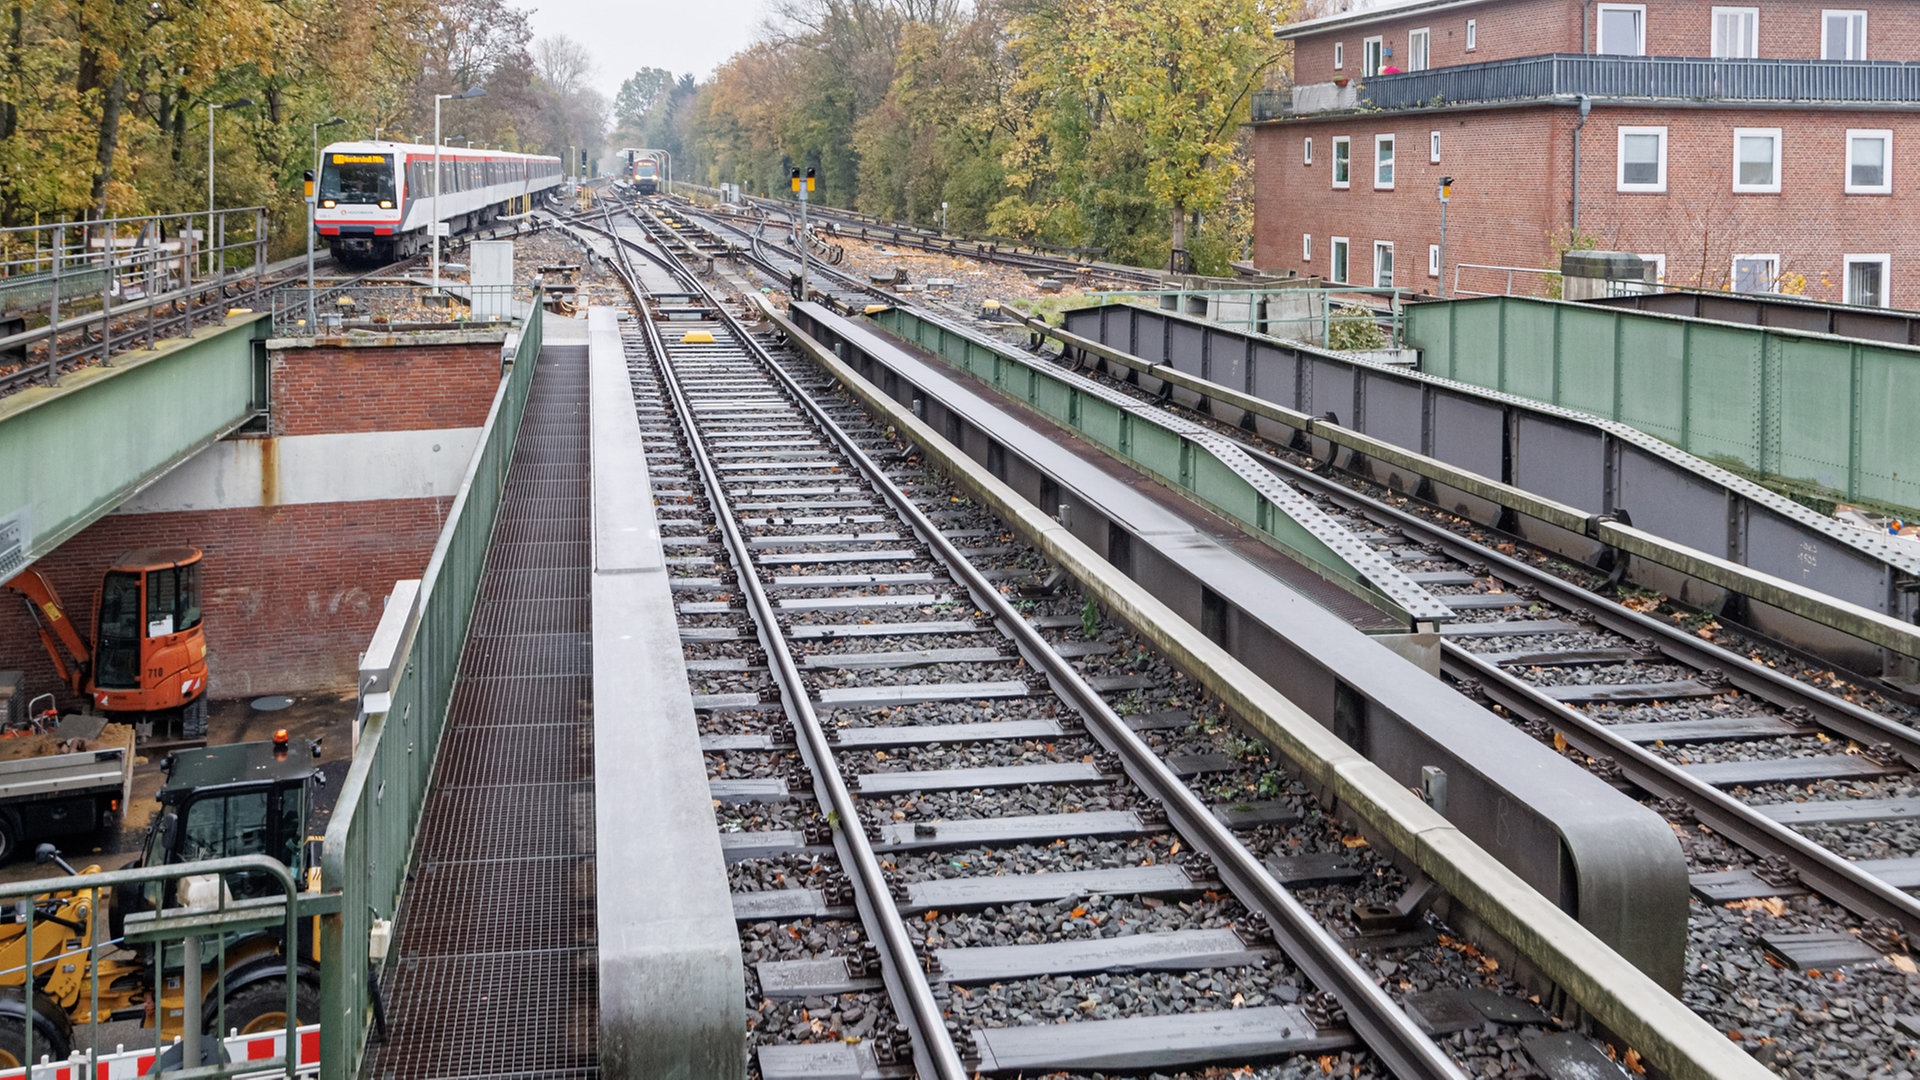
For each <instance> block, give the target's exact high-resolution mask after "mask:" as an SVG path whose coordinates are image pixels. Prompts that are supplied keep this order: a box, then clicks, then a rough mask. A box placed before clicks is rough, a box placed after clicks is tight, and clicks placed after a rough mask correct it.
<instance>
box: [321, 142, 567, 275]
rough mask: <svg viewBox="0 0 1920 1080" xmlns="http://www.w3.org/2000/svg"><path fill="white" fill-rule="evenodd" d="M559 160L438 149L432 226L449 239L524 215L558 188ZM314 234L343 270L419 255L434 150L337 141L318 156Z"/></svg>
mask: <svg viewBox="0 0 1920 1080" xmlns="http://www.w3.org/2000/svg"><path fill="white" fill-rule="evenodd" d="M562 180H563V177H562V176H561V172H560V159H559V158H557V157H543V156H540V155H536V154H510V153H507V152H506V151H504V150H468V149H464V148H461V149H455V148H453V147H450V146H442V147H441V148H440V200H439V201H440V211H439V219H440V220H441V221H444V222H447V223H448V231H449V232H450V233H460V232H464V231H466V230H468V229H471V228H476V227H479V226H483V225H485V224H487V223H488V222H490V221H493V220H494V219H496V218H498V217H500V216H502V215H505V214H517V213H524V212H525V211H527V210H530V209H532V207H533V203H534V200H535V199H536V198H538V197H539V196H540V195H541V194H542V193H543V192H546V191H549V190H551V189H553V188H557V187H559V186H560V184H561V182H562ZM315 197H316V200H317V201H316V203H315V205H314V209H313V223H314V227H315V228H316V229H318V230H320V238H321V239H322V240H323V241H325V242H326V244H327V246H328V247H329V248H330V249H332V251H333V257H334V258H335V259H336V260H338V261H340V262H342V263H376V264H377V263H385V262H392V261H393V260H395V259H402V258H406V257H407V256H409V255H412V254H414V253H415V252H418V251H421V250H424V249H425V248H426V246H427V239H428V236H429V235H430V234H429V233H428V231H427V223H428V222H429V221H431V220H433V218H434V205H433V204H434V198H433V147H432V146H422V145H419V144H416V143H396V142H342V143H334V144H332V145H330V146H328V147H327V148H326V149H325V150H324V151H322V152H321V154H320V177H319V185H318V187H317V188H316V190H315Z"/></svg>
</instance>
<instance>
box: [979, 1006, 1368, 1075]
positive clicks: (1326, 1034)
mask: <svg viewBox="0 0 1920 1080" xmlns="http://www.w3.org/2000/svg"><path fill="white" fill-rule="evenodd" d="M1355 1043H1356V1040H1355V1038H1354V1036H1353V1034H1352V1033H1351V1032H1349V1031H1346V1030H1344V1029H1342V1030H1333V1031H1321V1030H1318V1029H1316V1028H1315V1027H1314V1026H1313V1022H1312V1021H1311V1020H1309V1019H1308V1018H1307V1015H1306V1012H1305V1011H1304V1010H1303V1009H1301V1008H1300V1007H1299V1006H1296V1005H1273V1006H1260V1007H1256V1008H1251V1009H1218V1010H1214V1011H1212V1012H1189V1013H1177V1014H1174V1015H1171V1016H1135V1017H1126V1018H1124V1019H1119V1020H1083V1021H1080V1022H1079V1023H1070V1024H1036V1025H1033V1026H1030V1027H1010V1028H983V1029H976V1030H975V1031H974V1033H973V1046H974V1053H975V1054H976V1055H977V1056H978V1057H979V1059H980V1069H981V1070H982V1071H986V1072H1022V1073H1025V1074H1027V1075H1035V1074H1039V1073H1046V1072H1085V1071H1089V1070H1096V1069H1103V1070H1115V1071H1129V1072H1137V1071H1147V1070H1153V1069H1178V1068H1182V1067H1186V1066H1193V1065H1203V1064H1207V1063H1209V1062H1242V1061H1247V1060H1260V1059H1263V1058H1277V1057H1285V1056H1292V1055H1300V1054H1318V1053H1326V1052H1330V1051H1333V1050H1341V1049H1345V1048H1347V1047H1351V1046H1353V1045H1355Z"/></svg>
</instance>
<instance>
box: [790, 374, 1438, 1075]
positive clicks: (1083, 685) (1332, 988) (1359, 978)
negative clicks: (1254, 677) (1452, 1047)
mask: <svg viewBox="0 0 1920 1080" xmlns="http://www.w3.org/2000/svg"><path fill="white" fill-rule="evenodd" d="M752 344H753V348H754V351H756V352H758V353H760V354H761V357H762V362H763V363H765V364H766V365H767V366H768V367H769V368H770V369H771V370H772V371H773V372H774V374H775V375H776V376H777V377H778V378H779V379H780V380H781V382H782V384H783V385H784V386H785V387H786V389H787V391H788V393H789V394H791V395H792V396H793V397H794V398H795V400H797V401H799V402H800V403H801V404H802V405H803V406H804V407H805V408H806V409H807V411H808V412H810V413H811V414H812V415H813V418H814V420H815V422H816V423H817V424H819V425H820V426H821V428H822V429H824V430H826V431H828V432H829V433H831V434H832V435H833V437H834V439H835V440H836V441H838V442H839V443H840V444H841V445H842V447H843V449H844V450H845V452H846V454H847V456H848V457H850V458H851V459H853V461H854V463H855V464H856V465H858V466H859V467H860V470H861V471H862V472H863V473H865V474H866V475H867V477H868V479H869V481H870V482H871V483H872V484H873V485H874V486H875V488H876V489H877V490H878V491H879V492H880V493H881V494H882V495H883V496H884V497H885V498H886V500H887V502H888V503H889V504H890V505H891V506H892V507H893V508H894V511H895V512H896V513H898V514H899V515H900V517H901V518H902V519H903V520H905V521H906V522H907V523H908V524H909V525H910V526H912V528H913V530H914V532H916V533H918V534H919V536H920V538H921V540H922V541H923V542H924V543H925V544H926V545H927V547H928V548H929V549H931V550H932V551H933V552H934V554H935V555H936V556H937V557H938V558H939V559H940V561H941V562H943V563H945V564H946V566H947V568H948V570H949V571H951V572H952V573H953V574H954V576H955V577H956V578H958V579H960V581H961V583H962V584H964V585H965V586H966V587H967V590H968V592H969V593H971V594H972V596H973V599H974V602H975V603H976V604H977V605H979V607H980V609H981V610H982V611H985V612H987V613H988V614H990V615H992V616H993V617H994V619H995V621H996V622H998V623H999V624H1000V626H1001V627H1002V629H1003V630H1004V631H1005V632H1006V633H1007V634H1008V636H1010V637H1011V638H1013V641H1014V644H1015V646H1016V647H1017V648H1018V649H1019V650H1020V653H1021V655H1022V656H1023V657H1024V658H1025V659H1026V661H1027V662H1028V663H1029V664H1031V665H1032V666H1033V667H1034V669H1035V670H1037V671H1040V672H1043V673H1044V674H1045V675H1046V676H1047V680H1048V682H1049V683H1051V684H1052V686H1053V688H1054V692H1055V693H1057V694H1059V695H1060V696H1061V697H1062V698H1064V699H1065V700H1066V701H1067V703H1068V704H1070V705H1072V706H1073V707H1074V708H1075V709H1076V710H1077V711H1078V712H1079V713H1080V714H1081V715H1082V717H1083V718H1085V719H1086V721H1087V724H1088V730H1089V731H1090V732H1092V733H1093V734H1094V735H1095V737H1096V738H1098V739H1099V740H1100V742H1101V743H1102V744H1104V745H1105V746H1106V747H1107V749H1109V750H1111V751H1113V752H1114V753H1115V754H1117V755H1119V757H1120V758H1121V761H1122V763H1123V765H1124V767H1125V768H1126V770H1127V775H1128V776H1129V777H1131V778H1132V780H1133V781H1134V783H1136V784H1139V785H1140V786H1141V787H1142V788H1144V789H1146V791H1147V792H1148V793H1149V794H1151V795H1152V796H1153V797H1154V798H1156V799H1158V800H1159V801H1160V802H1161V804H1162V806H1163V807H1164V808H1165V809H1166V811H1167V817H1168V820H1170V821H1171V822H1173V823H1174V825H1175V826H1176V827H1177V828H1178V830H1179V831H1180V833H1181V835H1183V836H1185V837H1186V838H1187V839H1188V840H1189V841H1190V842H1192V843H1193V844H1194V846H1195V847H1196V848H1197V849H1199V850H1200V851H1202V852H1204V853H1205V854H1206V855H1207V856H1208V857H1209V858H1211V859H1212V860H1213V863H1214V867H1215V869H1216V870H1217V871H1218V872H1219V873H1220V876H1221V878H1222V880H1224V881H1225V882H1226V883H1227V884H1228V885H1229V886H1231V887H1232V888H1233V890H1234V892H1235V893H1236V895H1238V896H1239V897H1240V898H1241V900H1242V901H1244V902H1246V903H1247V904H1248V906H1250V907H1252V908H1253V909H1254V910H1256V911H1258V912H1260V913H1261V915H1263V916H1264V917H1265V918H1266V920H1267V924H1268V926H1269V927H1270V928H1271V929H1272V931H1273V934H1274V938H1275V940H1277V941H1278V942H1279V943H1280V944H1281V946H1282V947H1283V949H1284V951H1285V952H1286V954H1287V957H1288V959H1290V960H1291V961H1292V962H1293V963H1295V964H1296V965H1298V966H1299V967H1300V969H1301V970H1302V971H1304V972H1305V973H1306V974H1307V976H1308V977H1309V978H1310V979H1312V980H1313V982H1314V984H1315V985H1317V986H1319V987H1321V988H1322V989H1325V990H1327V991H1328V992H1329V993H1331V994H1332V995H1333V996H1334V998H1335V1000H1337V1001H1339V1003H1340V1006H1341V1008H1342V1009H1344V1010H1345V1011H1346V1013H1347V1017H1348V1020H1349V1021H1350V1022H1351V1023H1352V1025H1353V1027H1354V1030H1355V1031H1356V1032H1357V1033H1358V1034H1359V1035H1360V1036H1361V1039H1362V1040H1363V1041H1364V1042H1365V1043H1366V1045H1367V1047H1368V1049H1369V1050H1371V1051H1372V1052H1373V1053H1375V1054H1378V1055H1379V1056H1380V1058H1381V1059H1382V1060H1383V1061H1384V1062H1385V1063H1386V1064H1387V1066H1388V1068H1389V1069H1391V1070H1392V1072H1393V1074H1394V1075H1395V1076H1398V1077H1401V1078H1403V1080H1412V1078H1415V1077H1449V1078H1450V1077H1462V1076H1463V1075H1464V1074H1463V1073H1461V1072H1460V1069H1459V1066H1458V1065H1457V1064H1456V1063H1455V1062H1454V1060H1453V1059H1452V1058H1451V1057H1449V1056H1447V1054H1446V1053H1444V1052H1443V1051H1442V1050H1441V1049H1440V1047H1439V1046H1438V1045H1436V1044H1435V1043H1434V1041H1433V1040H1432V1039H1431V1038H1430V1037H1429V1036H1428V1035H1427V1034H1426V1033H1425V1032H1424V1031H1422V1030H1421V1029H1420V1028H1419V1026H1418V1025H1417V1024H1415V1023H1414V1021H1413V1019H1412V1017H1410V1016H1409V1015H1408V1014H1407V1012H1406V1011H1405V1010H1403V1009H1401V1008H1400V1007H1399V1006H1398V1005H1396V1004H1394V1002H1393V999H1392V998H1390V997H1388V996H1387V993H1386V991H1384V990H1382V989H1381V988H1380V987H1379V985H1378V984H1376V983H1375V981H1374V978H1373V975H1372V974H1371V973H1369V972H1368V971H1367V970H1366V969H1365V968H1363V967H1361V966H1360V964H1359V962H1358V961H1356V960H1354V958H1353V956H1352V955H1351V954H1350V953H1348V952H1347V949H1346V946H1345V945H1344V944H1343V943H1342V942H1341V941H1340V939H1339V938H1337V937H1335V936H1334V935H1333V934H1332V933H1330V932H1329V931H1328V930H1327V929H1326V927H1324V926H1322V925H1320V922H1319V920H1317V919H1315V918H1314V916H1313V914H1312V913H1311V912H1309V911H1308V910H1307V909H1306V908H1305V907H1304V906H1303V905H1302V904H1301V903H1300V902H1299V901H1298V900H1297V899H1295V898H1294V896H1293V894H1292V893H1291V892H1290V891H1288V889H1287V888H1286V886H1284V885H1282V884H1280V882H1279V881H1278V880H1276V879H1275V878H1274V877H1273V875H1272V873H1271V872H1270V871H1268V870H1267V868H1266V867H1265V866H1264V865H1263V864H1262V863H1261V862H1260V860H1259V858H1258V857H1256V856H1255V855H1254V854H1253V852H1251V851H1249V850H1248V849H1247V848H1246V847H1245V846H1244V845H1243V844H1241V843H1240V842H1239V841H1238V840H1237V839H1235V837H1234V835H1233V832H1232V830H1230V829H1228V828H1227V827H1226V826H1225V825H1223V824H1221V823H1220V820H1219V819H1218V818H1217V817H1215V816H1214V814H1213V812H1212V811H1211V810H1209V809H1208V808H1207V806H1206V804H1205V803H1203V802H1201V801H1200V798H1199V796H1197V795H1195V794H1194V793H1193V790H1192V789H1191V788H1189V787H1187V785H1186V784H1185V782H1183V781H1182V780H1181V779H1180V778H1179V776H1178V775H1177V774H1175V773H1174V771H1173V770H1172V769H1170V768H1168V767H1167V764H1166V762H1164V761H1162V760H1161V759H1160V756H1159V754H1157V753H1156V752H1155V751H1154V749H1153V748H1152V747H1151V746H1149V745H1148V744H1147V742H1146V740H1145V739H1142V738H1141V737H1140V736H1139V734H1137V733H1136V732H1135V731H1134V730H1133V729H1132V728H1130V727H1128V726H1127V723H1126V721H1125V720H1123V719H1121V717H1120V715H1119V714H1118V713H1116V712H1114V711H1113V709H1112V707H1110V706H1109V705H1108V704H1107V703H1106V700H1105V699H1104V698H1102V697H1101V696H1100V694H1099V692H1098V691H1096V690H1094V689H1093V687H1092V686H1090V685H1088V683H1087V681H1086V679H1085V678H1083V677H1082V676H1081V675H1080V673H1079V672H1078V671H1076V670H1075V669H1074V668H1073V666H1072V665H1071V664H1069V663H1068V662H1067V661H1066V660H1065V659H1064V658H1062V657H1061V656H1060V654H1059V653H1057V652H1055V651H1054V650H1053V647H1052V646H1051V645H1049V644H1048V643H1047V640H1046V638H1045V637H1043V636H1042V635H1041V634H1040V631H1038V630H1036V629H1034V627H1033V625H1032V624H1031V623H1029V622H1027V620H1026V619H1025V618H1024V617H1023V616H1022V615H1021V614H1020V612H1019V610H1018V609H1016V608H1015V607H1014V606H1013V603H1012V601H1010V600H1008V599H1007V598H1006V596H1005V595H1003V594H1002V593H1001V592H1000V591H999V590H998V589H996V588H994V587H993V583H992V582H991V581H989V580H988V579H987V578H986V576H985V575H983V574H982V573H981V572H980V571H979V570H978V569H977V568H975V567H974V565H973V564H972V563H971V562H969V561H967V558H966V556H965V555H963V554H962V553H961V552H960V550H959V549H958V548H956V547H955V546H954V545H953V544H952V542H951V541H949V540H948V539H947V538H946V537H945V536H944V535H942V534H941V532H940V530H939V528H938V527H937V526H935V525H934V524H933V522H932V521H931V520H930V519H928V518H927V516H926V515H925V514H924V513H922V512H921V510H920V508H919V507H918V506H916V505H914V503H913V500H912V499H911V498H910V497H909V496H908V495H907V494H906V493H905V492H903V491H901V490H900V488H899V487H898V486H897V485H895V484H894V483H893V482H892V481H891V480H890V479H888V478H887V476H886V474H885V473H883V472H882V471H881V469H880V466H879V465H878V464H877V463H876V462H875V461H874V460H873V459H872V458H871V457H869V456H868V455H867V453H866V452H865V451H863V450H861V449H860V447H859V446H858V445H857V444H855V443H854V442H853V440H852V438H851V437H850V436H849V435H847V434H846V432H845V431H844V430H843V429H842V428H841V427H840V426H839V424H837V423H836V422H835V421H834V420H833V418H832V417H831V416H830V415H828V414H827V412H826V411H825V410H824V409H823V408H822V407H821V406H820V405H819V403H818V402H816V401H814V400H813V399H812V397H811V396H809V395H808V394H807V393H806V392H805V390H804V389H803V388H802V387H801V386H800V385H799V383H798V382H797V381H796V380H795V379H794V378H793V376H792V375H791V374H789V373H788V372H787V371H785V370H784V369H782V368H781V367H780V365H778V364H777V363H775V362H774V361H773V359H772V357H771V356H768V355H767V354H766V353H765V350H764V348H763V347H761V346H760V344H759V343H758V342H753V343H752Z"/></svg>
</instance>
